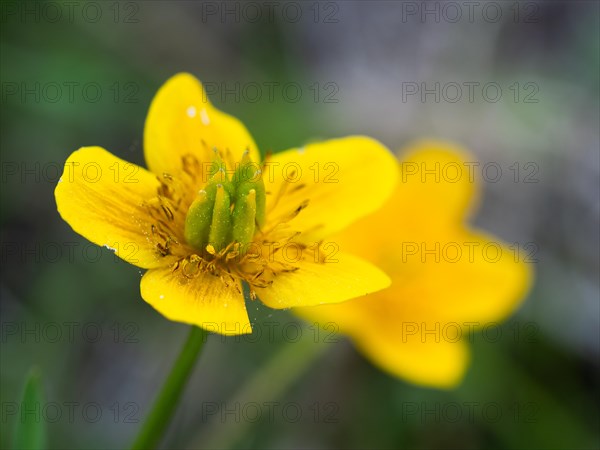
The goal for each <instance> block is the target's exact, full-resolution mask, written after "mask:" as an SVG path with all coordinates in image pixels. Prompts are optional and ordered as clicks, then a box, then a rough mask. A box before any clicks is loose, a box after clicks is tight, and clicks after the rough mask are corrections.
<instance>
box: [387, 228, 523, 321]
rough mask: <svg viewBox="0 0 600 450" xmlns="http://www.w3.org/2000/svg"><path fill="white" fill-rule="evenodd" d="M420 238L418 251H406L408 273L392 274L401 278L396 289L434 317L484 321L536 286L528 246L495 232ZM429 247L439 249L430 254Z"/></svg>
mask: <svg viewBox="0 0 600 450" xmlns="http://www.w3.org/2000/svg"><path fill="white" fill-rule="evenodd" d="M418 244H419V246H420V247H421V250H419V251H418V253H417V254H415V255H412V256H407V255H404V257H403V258H404V261H405V264H404V265H405V269H404V273H402V272H401V271H396V273H394V274H391V276H392V277H393V278H394V280H397V282H398V287H397V291H396V292H397V295H399V296H402V298H404V299H406V300H405V301H406V302H410V303H411V304H413V305H414V307H415V309H419V310H421V311H424V314H425V313H426V314H427V315H428V316H429V317H438V318H441V319H442V320H447V321H454V322H458V323H466V322H474V323H476V324H477V327H482V326H484V325H485V324H487V323H489V322H496V321H500V320H503V319H505V318H506V317H507V316H508V315H510V314H511V313H512V312H513V311H514V310H515V309H516V308H517V307H518V306H519V305H520V304H521V303H522V301H523V300H524V299H525V296H526V294H527V292H528V291H529V289H530V287H531V284H532V279H533V274H532V269H531V265H530V264H527V263H525V262H524V259H525V258H527V257H528V254H527V252H525V251H523V250H522V249H521V250H517V247H513V248H509V247H508V246H507V245H506V244H504V243H503V242H501V241H499V240H498V239H495V238H493V237H492V236H489V235H486V234H483V233H474V232H467V231H465V232H462V233H456V234H454V235H453V237H448V236H437V237H436V236H429V237H427V238H424V239H423V240H421V241H420V242H418ZM423 246H425V251H423V250H422V249H423ZM427 249H429V250H430V251H431V250H435V251H434V252H433V253H431V254H426V251H427ZM419 253H420V254H419ZM423 258H424V261H425V262H423ZM398 263H400V259H398ZM385 266H386V264H384V265H383V267H384V270H385ZM409 274H410V276H409ZM395 289H396V288H394V290H395Z"/></svg>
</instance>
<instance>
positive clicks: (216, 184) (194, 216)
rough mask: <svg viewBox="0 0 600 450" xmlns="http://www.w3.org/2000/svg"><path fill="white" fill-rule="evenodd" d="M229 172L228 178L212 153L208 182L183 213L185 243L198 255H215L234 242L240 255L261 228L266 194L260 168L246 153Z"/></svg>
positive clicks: (221, 160) (220, 159)
mask: <svg viewBox="0 0 600 450" xmlns="http://www.w3.org/2000/svg"><path fill="white" fill-rule="evenodd" d="M232 173H233V176H232V177H231V179H230V178H229V176H228V171H227V167H226V164H225V163H224V162H223V159H222V158H221V156H220V155H219V153H218V151H216V150H215V157H214V160H213V161H212V163H211V166H210V168H209V170H208V181H207V182H206V184H205V185H204V187H203V188H202V189H200V190H199V191H198V194H197V196H196V198H195V199H194V201H193V202H192V204H191V205H190V207H189V209H188V211H187V215H186V218H185V229H184V237H185V240H186V242H187V243H188V244H189V245H190V246H192V247H194V248H195V249H197V250H199V251H201V252H202V254H205V252H208V253H210V254H215V253H218V252H220V251H222V250H223V249H225V248H227V247H230V246H231V244H232V243H237V244H239V245H238V246H236V247H237V250H238V252H239V254H240V255H243V254H244V253H245V252H246V251H247V249H248V244H250V243H251V242H252V238H253V237H254V233H255V231H256V230H257V228H258V229H260V228H261V227H262V226H263V225H264V222H265V209H266V193H265V185H264V182H263V178H262V170H261V167H260V166H259V165H258V164H257V163H254V162H252V161H251V160H250V156H249V154H248V151H246V152H245V153H244V156H243V157H242V160H241V162H239V163H237V164H236V168H235V171H233V172H232Z"/></svg>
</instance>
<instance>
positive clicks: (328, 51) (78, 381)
mask: <svg viewBox="0 0 600 450" xmlns="http://www.w3.org/2000/svg"><path fill="white" fill-rule="evenodd" d="M450 3H452V5H451V6H448V3H441V2H427V3H422V2H392V1H368V2H367V1H344V2H313V1H306V2H304V1H302V2H250V4H248V3H243V2H192V1H171V2H166V1H141V2H129V1H126V2H113V1H107V2H79V1H72V2H32V1H26V2H17V1H2V2H1V3H0V5H1V7H2V10H1V18H0V20H1V32H0V33H1V38H2V43H1V46H0V49H1V55H0V63H1V69H0V73H1V81H2V99H1V116H0V126H1V133H0V135H1V137H0V139H1V160H2V180H1V184H0V186H1V189H2V193H1V197H0V199H1V215H0V220H1V224H0V226H1V229H0V237H1V240H2V261H1V262H2V274H1V277H0V294H1V307H0V308H1V309H0V312H1V316H2V317H1V320H2V336H1V339H2V340H1V344H2V352H1V360H0V362H1V367H0V373H1V400H2V421H1V423H0V430H1V436H0V443H1V444H2V448H8V447H9V446H10V442H11V439H12V433H13V429H14V427H15V424H16V422H17V421H19V414H20V413H21V412H22V411H17V413H16V414H15V413H14V411H13V410H12V409H11V408H12V406H14V405H15V404H17V403H16V402H19V401H20V395H21V391H22V387H23V384H24V382H25V378H26V375H27V373H28V372H29V370H30V369H31V367H33V366H37V367H38V368H39V369H40V372H41V375H42V382H43V387H44V391H45V398H46V399H45V403H43V404H42V408H41V410H40V411H39V420H40V421H42V422H44V423H45V424H46V425H47V432H48V446H49V448H56V449H66V448H73V449H83V448H90V449H92V448H94V449H108V448H115V449H116V448H123V447H124V446H126V445H127V444H128V443H129V442H130V441H131V440H132V438H133V436H134V435H135V433H136V431H137V430H138V428H139V426H140V423H141V422H140V421H141V419H142V418H143V417H144V416H145V413H146V412H147V411H148V409H149V406H150V405H151V402H152V399H153V397H154V393H155V392H156V390H157V388H158V387H159V386H160V384H161V382H162V380H163V379H164V377H165V375H166V373H167V371H168V369H169V367H170V365H171V363H172V361H173V359H174V357H175V355H176V353H177V351H178V350H179V347H180V345H181V343H182V341H183V340H184V339H185V335H186V332H187V327H186V326H184V325H181V324H177V323H171V322H169V321H167V320H165V319H164V318H162V317H161V316H160V315H158V314H157V313H156V312H154V310H152V308H151V307H150V306H148V305H147V304H146V303H145V302H143V301H142V300H141V298H140V295H139V287H138V286H139V283H138V281H139V277H140V275H141V272H140V270H139V269H137V268H135V267H132V266H130V265H128V264H126V263H124V262H120V261H116V260H115V258H114V256H113V255H112V253H110V252H108V251H106V250H105V249H101V250H99V249H97V248H96V247H95V246H92V245H90V244H89V243H87V242H86V241H85V240H84V239H83V238H81V237H79V236H78V235H76V234H75V233H74V232H73V231H72V230H71V229H70V228H69V226H68V225H67V224H66V223H64V222H63V221H62V220H61V219H60V217H59V216H58V214H57V212H56V207H55V202H54V195H53V191H54V187H55V184H56V182H57V179H58V176H59V173H60V171H61V170H62V165H63V163H64V161H65V160H66V158H67V157H68V155H69V154H70V153H71V152H72V151H74V150H76V149H77V148H79V147H80V146H84V145H100V146H103V147H105V148H107V149H109V150H110V151H111V152H113V153H115V154H117V155H118V156H120V157H122V158H124V159H127V160H129V161H132V162H136V163H139V164H143V156H142V147H141V146H142V132H143V125H144V119H145V116H146V112H147V109H148V106H149V103H150V101H151V99H152V97H153V95H154V93H155V92H156V90H157V89H158V87H159V86H160V85H161V84H162V83H163V82H164V81H165V80H166V79H167V78H168V77H170V76H171V75H173V74H174V73H176V72H179V71H188V72H191V73H193V74H194V75H196V76H197V77H198V78H199V79H201V80H203V81H204V82H205V83H206V84H207V87H209V89H210V91H211V92H212V95H211V100H212V101H213V103H215V104H216V105H217V106H218V107H219V108H221V109H223V110H225V111H227V112H229V113H231V114H233V115H235V116H237V117H239V118H240V119H241V120H242V121H243V122H244V123H245V124H246V125H247V126H248V128H249V129H250V131H251V132H252V134H253V135H254V136H255V138H256V140H257V143H258V144H259V146H260V148H261V150H262V151H263V153H264V152H265V151H278V150H282V149H285V148H288V147H292V146H297V145H299V144H302V143H304V142H307V141H310V140H315V139H323V138H330V137H336V136H343V135H348V134H368V135H371V136H373V137H375V138H377V139H379V140H381V141H382V142H383V143H385V144H386V145H387V146H388V147H389V148H391V149H394V150H397V151H401V149H402V147H403V145H405V144H406V143H408V142H410V141H411V140H413V139H417V138H422V137H436V138H444V139H451V140H454V141H457V142H459V143H461V144H462V145H464V146H465V147H467V148H468V149H469V150H470V151H471V152H472V153H473V154H474V155H475V156H476V158H477V159H478V160H479V161H481V163H482V164H484V163H495V164H497V165H499V166H500V167H501V168H502V169H503V171H504V175H503V176H501V177H500V179H499V180H497V181H496V182H492V180H489V179H488V180H484V181H487V182H485V183H484V199H483V204H482V207H481V209H480V211H479V213H478V214H477V217H476V219H475V223H476V224H477V225H478V226H481V227H483V228H485V229H486V230H488V231H490V232H492V233H494V234H496V235H498V236H499V237H501V238H502V239H504V240H505V241H508V242H511V243H519V244H521V245H526V244H530V243H533V244H534V245H535V247H532V248H535V250H536V252H535V253H536V254H535V258H536V259H537V263H536V272H537V279H536V284H535V286H534V289H533V291H532V292H531V294H530V296H529V298H528V299H527V301H526V302H525V303H524V305H523V306H522V307H521V308H520V309H519V311H518V312H517V313H516V314H515V315H514V316H513V317H512V318H511V319H510V320H509V321H508V322H506V323H504V324H503V325H502V328H501V330H502V333H501V336H500V337H499V338H498V339H495V338H490V337H489V336H488V337H485V336H482V335H481V334H476V335H474V336H473V337H472V339H473V341H474V344H473V346H472V348H473V358H472V360H473V362H472V365H471V367H470V368H469V370H468V373H467V376H466V378H465V380H464V382H463V383H462V384H461V386H460V387H459V388H458V389H456V390H454V391H438V390H435V389H426V388H421V387H416V386H413V385H410V384H407V383H406V382H404V381H402V380H397V379H393V378H391V377H389V376H388V375H385V374H384V373H382V372H380V371H378V369H376V368H375V367H373V366H371V365H370V364H369V363H368V362H366V360H364V359H363V358H362V357H361V356H360V355H359V354H358V353H356V351H355V350H354V349H353V348H352V346H351V344H350V343H349V342H347V341H346V340H344V339H343V338H342V337H341V336H339V337H337V338H336V340H338V341H339V342H338V343H335V344H334V343H328V342H325V343H322V344H321V345H320V346H319V351H322V353H320V354H319V355H317V356H315V358H314V360H313V362H312V364H305V367H299V366H302V364H301V362H302V361H303V359H307V360H308V359H309V357H307V356H306V354H308V353H310V352H312V351H313V347H314V345H312V341H313V340H315V339H314V330H312V329H310V328H303V332H302V339H300V341H299V342H289V341H290V340H291V341H295V339H294V338H290V336H294V331H295V330H297V325H296V323H299V322H298V319H296V318H294V316H292V315H291V314H290V313H289V312H286V311H271V310H267V309H266V308H263V307H261V306H260V305H258V306H257V304H256V303H253V304H252V305H251V306H250V309H249V311H250V315H251V319H252V320H253V321H254V322H255V323H256V324H258V325H259V326H258V328H260V329H262V332H263V334H262V336H254V337H250V338H243V337H242V338H227V339H222V338H220V337H217V336H212V337H210V338H209V343H208V345H207V347H206V350H205V353H204V354H203V356H202V359H201V360H200V362H199V364H198V366H197V368H196V371H195V372H194V375H193V377H192V379H191V382H190V384H189V386H188V389H187V390H186V394H185V398H184V401H183V402H182V404H181V406H180V408H179V409H178V412H177V415H176V418H175V421H174V424H173V426H172V427H171V429H170V430H169V433H168V435H167V436H166V439H165V441H164V446H165V448H278V449H279V448H317V449H334V448H335V449H337V448H390V449H391V448H473V449H475V448H486V449H501V448H536V449H549V448H561V449H562V448H564V449H574V448H577V449H579V448H586V449H587V448H598V447H599V445H600V444H599V420H600V417H599V412H598V404H599V402H598V400H599V398H598V397H599V394H600V392H599V384H598V372H599V361H598V357H599V352H600V342H599V341H600V336H599V322H600V310H599V303H600V302H599V286H598V281H599V280H598V278H599V256H598V255H599V253H600V248H599V235H598V229H599V222H600V220H599V215H600V204H599V192H598V188H599V178H600V176H599V172H600V168H599V133H598V124H599V120H600V117H599V110H600V102H599V87H598V86H599V83H598V82H599V64H600V62H599V42H600V40H599V7H598V3H597V2H595V1H589V2H588V1H586V2H577V1H574V2H571V1H569V2H567V1H556V2H514V1H510V2H481V3H477V2H475V3H477V5H474V4H473V3H472V2H471V3H470V2H450ZM428 11H429V12H428ZM435 11H437V13H436V12H435ZM498 11H499V12H500V15H498ZM458 12H460V14H461V17H459V18H458V19H457V17H458V16H457V13H458ZM257 14H260V16H257ZM470 82H471V83H480V84H479V85H476V86H480V87H476V88H475V90H474V97H473V98H469V97H468V93H467V90H466V88H464V86H465V84H464V83H470ZM236 83H237V84H236ZM422 83H425V84H424V85H423V84H422ZM435 83H440V85H439V86H440V87H439V88H438V93H439V98H438V99H436V98H435V94H428V95H425V97H424V98H422V97H421V94H422V92H418V93H417V94H414V95H412V94H409V91H408V90H410V89H412V88H414V86H418V87H419V89H421V88H422V87H423V86H424V87H426V88H428V89H434V90H435V89H436V88H435V86H436V85H435ZM449 83H458V84H459V85H460V86H462V87H463V92H462V96H461V97H460V98H458V99H456V90H452V89H454V88H453V86H454V85H451V84H449ZM487 83H496V85H497V86H500V88H501V89H502V94H501V95H500V97H498V98H496V97H497V93H496V92H495V91H493V89H492V88H494V86H496V85H494V86H492V88H490V90H489V91H488V92H485V93H484V92H482V89H481V86H485V85H486V84H487ZM257 86H258V88H259V90H257ZM444 89H445V90H444ZM270 93H272V95H269V94H270ZM436 100H437V101H436ZM455 100H456V101H455ZM515 163H516V164H517V167H519V168H521V170H523V171H526V172H522V173H521V174H520V175H519V176H518V177H517V179H515V175H514V172H512V171H511V169H510V167H511V166H512V165H513V164H515ZM528 163H533V164H534V165H533V166H528V167H525V165H526V164H528ZM532 167H533V168H536V169H537V170H536V172H535V176H534V177H533V178H532V179H531V180H533V181H534V182H531V183H527V182H525V180H524V178H525V175H526V174H528V173H530V170H529V169H531V168H532ZM531 180H530V181H531ZM273 324H278V325H277V326H275V325H273ZM290 324H291V325H290ZM302 326H303V327H305V326H306V325H302ZM269 327H271V328H272V329H274V333H273V336H274V337H273V339H268V338H267V336H266V335H267V330H268V329H269ZM284 329H285V330H287V331H289V333H288V334H287V335H286V333H284V332H282V330H284ZM286 336H287V337H286ZM317 340H319V341H323V340H324V334H323V333H322V334H321V335H320V336H319V339H317ZM254 341H256V342H254ZM289 346H294V348H296V349H297V352H298V357H297V358H296V357H292V359H291V360H289V361H288V360H286V361H285V362H286V363H285V364H280V365H278V366H276V370H273V367H271V370H270V371H269V372H268V373H263V372H261V370H264V369H262V368H263V367H265V364H269V361H271V365H272V364H273V363H272V360H273V358H274V357H275V358H277V356H274V355H278V354H279V352H281V351H286V349H287V348H289ZM288 352H289V350H288ZM276 361H278V360H276ZM294 361H299V362H300V363H299V364H294ZM267 367H270V366H268V365H267ZM250 379H254V380H255V382H256V385H255V386H254V388H251V389H250V391H246V392H245V394H244V396H242V397H241V400H240V397H236V395H237V394H236V393H237V392H238V391H239V390H240V389H242V390H243V389H244V388H243V386H245V384H246V383H247V382H248V380H250ZM256 380H258V381H256ZM268 402H275V404H273V403H268ZM215 405H217V407H219V408H220V411H219V412H218V413H216V414H212V413H211V411H213V409H212V408H213V407H214V406H215ZM256 405H259V406H260V408H259V416H258V417H257V415H256V411H257V410H256V408H255V406H256ZM253 408H254V409H253ZM298 410H300V412H301V414H302V416H301V417H300V418H297V417H296V416H297V411H298ZM223 411H225V412H226V413H225V415H224V416H223V415H222V414H223ZM227 411H229V412H227ZM34 414H37V413H34ZM249 422H253V423H249ZM247 425H250V426H247Z"/></svg>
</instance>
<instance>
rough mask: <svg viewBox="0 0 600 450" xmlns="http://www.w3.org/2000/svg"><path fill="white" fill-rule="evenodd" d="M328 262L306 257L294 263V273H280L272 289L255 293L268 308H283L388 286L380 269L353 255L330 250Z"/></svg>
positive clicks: (346, 297)
mask: <svg viewBox="0 0 600 450" xmlns="http://www.w3.org/2000/svg"><path fill="white" fill-rule="evenodd" d="M293 258H295V256H293ZM327 260H328V261H330V262H324V263H315V261H314V259H312V258H310V257H309V258H306V259H304V260H302V261H299V262H297V263H293V264H292V265H293V266H296V267H297V270H295V271H293V272H283V273H279V274H278V275H277V276H275V278H274V280H273V284H272V285H271V286H269V287H267V288H262V289H260V288H257V289H256V293H257V294H258V296H259V298H260V299H261V300H262V302H263V303H265V304H266V305H267V306H269V307H271V308H275V309H284V308H292V307H297V306H313V305H319V304H324V303H337V302H343V301H345V300H348V299H351V298H355V297H360V296H363V295H367V294H370V293H372V292H375V291H378V290H381V289H385V288H386V287H388V286H389V285H390V279H389V277H388V276H387V275H385V274H384V273H383V272H382V271H381V270H379V269H378V268H376V267H375V266H373V265H372V264H370V263H368V262H367V261H364V260H362V259H360V258H356V257H355V256H352V255H349V254H345V253H342V252H339V253H338V252H335V253H334V252H333V251H332V252H330V253H328V258H327Z"/></svg>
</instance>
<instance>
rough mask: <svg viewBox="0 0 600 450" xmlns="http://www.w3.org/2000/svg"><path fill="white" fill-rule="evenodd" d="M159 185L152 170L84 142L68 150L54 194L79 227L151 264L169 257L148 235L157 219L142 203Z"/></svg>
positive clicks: (83, 232) (126, 256)
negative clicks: (68, 154) (158, 251)
mask: <svg viewBox="0 0 600 450" xmlns="http://www.w3.org/2000/svg"><path fill="white" fill-rule="evenodd" d="M158 186H159V183H158V181H157V179H156V177H155V176H154V175H153V174H151V173H150V172H148V171H147V170H145V169H143V168H141V167H138V166H136V165H135V164H131V163H128V162H127V161H123V160H122V159H119V158H117V157H116V156H114V155H112V154H111V153H109V152H107V151H106V150H104V149H103V148H100V147H83V148H81V149H79V150H77V151H76V152H73V153H72V154H71V156H69V159H68V160H67V162H66V163H65V169H64V172H63V175H62V177H61V179H60V180H59V182H58V185H57V186H56V190H55V191H54V195H55V198H56V205H57V208H58V212H59V213H60V215H61V216H62V218H63V219H64V220H65V221H66V222H67V223H68V224H69V225H71V227H72V228H73V230H75V231H76V232H77V233H79V234H81V235H82V236H84V237H85V238H87V239H89V240H90V241H92V242H94V243H95V244H98V245H100V246H104V247H107V248H109V249H111V250H113V251H114V252H115V254H116V255H118V256H119V257H120V258H122V259H124V260H125V261H127V262H129V263H131V264H135V265H136V266H138V267H143V268H152V267H160V266H161V265H164V264H167V263H168V260H166V259H165V258H163V257H162V256H160V255H159V254H158V253H157V251H156V249H155V247H154V245H153V244H152V243H151V242H150V241H149V240H148V238H147V236H148V233H150V230H151V224H152V219H151V217H150V216H149V215H148V212H147V210H146V209H145V208H144V207H143V206H142V203H143V202H144V201H145V200H148V199H150V198H152V197H154V196H156V190H157V188H158Z"/></svg>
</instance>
